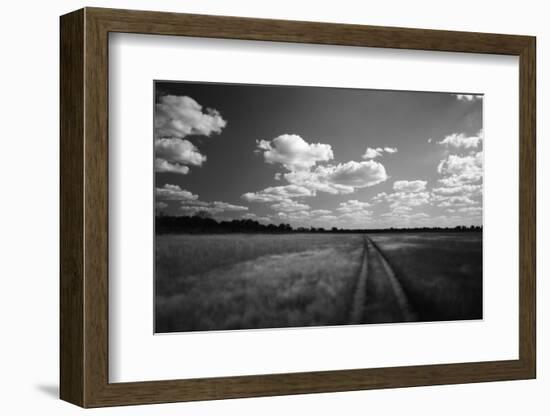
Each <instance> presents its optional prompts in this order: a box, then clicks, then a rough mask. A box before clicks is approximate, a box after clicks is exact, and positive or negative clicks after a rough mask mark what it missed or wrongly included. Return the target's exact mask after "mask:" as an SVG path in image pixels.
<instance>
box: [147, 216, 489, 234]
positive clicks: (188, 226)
mask: <svg viewBox="0 0 550 416" xmlns="http://www.w3.org/2000/svg"><path fill="white" fill-rule="evenodd" d="M481 230H482V227H481V226H474V225H472V226H465V225H457V226H456V227H414V228H394V227H391V228H381V229H376V228H373V229H360V228H358V229H348V228H338V227H332V228H323V227H296V228H294V227H292V226H291V225H290V224H285V223H281V224H278V225H276V224H262V223H260V222H258V221H255V220H251V219H240V220H237V219H235V220H230V221H217V220H215V219H213V218H210V217H204V216H200V215H194V216H181V217H179V216H178V217H173V216H166V215H159V216H156V217H155V232H156V233H157V234H179V233H186V234H225V233H271V234H278V233H357V232H377V233H392V232H464V231H481Z"/></svg>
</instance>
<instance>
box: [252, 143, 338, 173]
mask: <svg viewBox="0 0 550 416" xmlns="http://www.w3.org/2000/svg"><path fill="white" fill-rule="evenodd" d="M258 149H260V151H261V152H262V153H263V156H264V160H265V161H266V162H267V163H271V164H274V163H280V164H281V165H283V166H284V167H285V168H286V169H288V170H290V171H295V170H304V169H309V168H311V167H313V166H314V165H315V164H316V163H317V162H325V161H328V160H331V159H333V158H334V154H333V153H332V147H331V146H330V145H329V144H322V143H308V142H306V141H305V140H304V139H302V138H301V137H300V136H298V135H297V134H283V135H281V136H278V137H275V138H274V139H273V140H271V141H269V140H260V141H258Z"/></svg>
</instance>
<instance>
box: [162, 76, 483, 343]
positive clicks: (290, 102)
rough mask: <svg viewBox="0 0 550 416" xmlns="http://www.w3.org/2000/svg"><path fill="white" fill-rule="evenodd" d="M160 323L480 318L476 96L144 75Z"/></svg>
mask: <svg viewBox="0 0 550 416" xmlns="http://www.w3.org/2000/svg"><path fill="white" fill-rule="evenodd" d="M153 108H154V131H153V146H154V161H152V164H153V165H154V188H155V189H154V190H152V192H154V195H155V197H154V204H155V209H154V212H155V237H154V239H155V244H154V250H155V271H154V322H155V333H175V332H189V331H228V330H240V329H264V328H296V327H324V326H339V325H362V324H389V323H393V324H397V323H407V322H434V321H464V320H480V319H483V273H482V265H483V239H482V233H483V204H482V202H483V95H482V94H476V93H475V92H460V93H450V92H424V91H398V90H374V89H351V88H333V87H320V86H319V87H318V86H280V85H249V84H228V83H206V82H187V81H181V80H177V81H176V80H173V81H155V82H154V103H153Z"/></svg>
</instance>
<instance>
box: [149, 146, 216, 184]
mask: <svg viewBox="0 0 550 416" xmlns="http://www.w3.org/2000/svg"><path fill="white" fill-rule="evenodd" d="M205 161H206V156H204V155H202V154H201V153H200V152H199V150H198V149H197V148H196V147H195V145H194V144H193V143H191V142H190V141H188V140H184V139H156V140H155V171H156V172H173V173H181V174H184V175H185V174H187V173H188V172H189V168H188V167H187V165H193V166H201V165H202V164H203V163H204V162H205Z"/></svg>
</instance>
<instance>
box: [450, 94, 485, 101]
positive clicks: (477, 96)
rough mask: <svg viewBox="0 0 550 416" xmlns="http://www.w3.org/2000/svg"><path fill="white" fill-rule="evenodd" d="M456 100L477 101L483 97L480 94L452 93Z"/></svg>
mask: <svg viewBox="0 0 550 416" xmlns="http://www.w3.org/2000/svg"><path fill="white" fill-rule="evenodd" d="M454 96H455V97H456V99H457V100H458V101H477V100H481V99H482V98H483V95H480V94H454Z"/></svg>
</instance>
